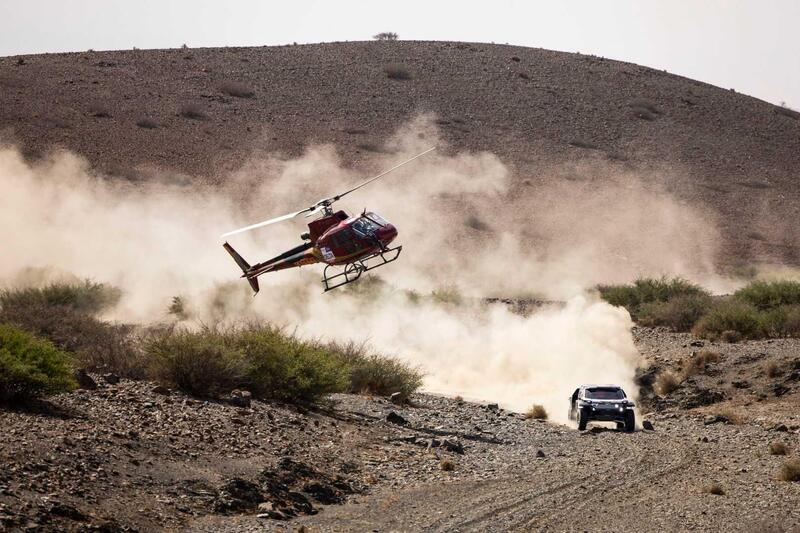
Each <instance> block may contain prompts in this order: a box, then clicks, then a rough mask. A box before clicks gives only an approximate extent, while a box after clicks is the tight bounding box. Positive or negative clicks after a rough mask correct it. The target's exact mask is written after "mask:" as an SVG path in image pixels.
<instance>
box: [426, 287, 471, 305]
mask: <svg viewBox="0 0 800 533" xmlns="http://www.w3.org/2000/svg"><path fill="white" fill-rule="evenodd" d="M430 298H431V300H433V301H434V302H435V303H438V304H446V305H461V304H462V303H464V299H463V298H462V296H461V293H460V292H458V288H457V287H456V286H455V285H446V286H444V287H439V288H438V289H435V290H433V291H431V295H430Z"/></svg>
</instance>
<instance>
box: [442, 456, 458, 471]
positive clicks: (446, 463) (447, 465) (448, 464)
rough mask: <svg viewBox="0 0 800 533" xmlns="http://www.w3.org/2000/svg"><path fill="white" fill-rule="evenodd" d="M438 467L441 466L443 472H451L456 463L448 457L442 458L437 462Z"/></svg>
mask: <svg viewBox="0 0 800 533" xmlns="http://www.w3.org/2000/svg"><path fill="white" fill-rule="evenodd" d="M439 468H441V469H442V470H443V471H444V472H452V471H453V470H455V469H456V464H455V463H454V462H453V461H452V460H450V459H442V461H441V462H440V463H439Z"/></svg>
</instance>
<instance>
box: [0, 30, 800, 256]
mask: <svg viewBox="0 0 800 533" xmlns="http://www.w3.org/2000/svg"><path fill="white" fill-rule="evenodd" d="M420 112H432V113H435V114H436V116H437V117H438V124H439V126H440V127H441V130H442V133H443V137H444V139H445V140H446V142H447V143H448V144H449V147H450V149H451V150H473V151H478V150H488V151H491V152H494V153H496V154H497V155H498V156H499V157H500V158H501V159H502V160H503V161H504V162H505V163H507V164H509V165H511V166H512V168H514V169H515V170H516V172H515V180H517V181H516V183H517V192H520V194H530V195H534V194H536V191H537V187H540V186H542V184H544V183H546V182H547V181H548V180H557V179H564V177H562V176H567V178H568V179H583V178H585V177H586V176H585V175H586V174H590V173H591V172H592V169H593V168H596V167H602V168H609V167H610V168H611V169H612V171H613V170H614V169H618V170H620V171H622V170H634V171H637V170H641V171H644V170H648V171H654V172H648V173H647V176H648V179H652V180H655V181H658V182H660V184H661V185H663V186H664V187H665V188H666V190H667V191H669V192H671V193H672V194H674V195H675V196H677V197H678V198H679V199H681V200H683V201H686V202H689V203H692V204H700V205H706V206H708V208H709V210H710V211H711V212H712V213H715V214H716V215H717V217H718V220H719V226H720V227H721V228H722V230H723V234H724V237H725V240H726V243H725V246H724V248H723V250H724V251H723V257H722V258H721V260H722V262H723V263H726V264H728V265H733V264H740V263H745V262H753V261H762V262H782V263H792V264H796V263H798V262H800V255H799V252H798V250H799V249H798V247H799V246H800V230H798V228H797V225H796V224H795V221H796V220H798V217H800V190H798V185H797V181H796V178H797V171H798V168H800V115H798V114H797V113H796V112H793V111H791V110H787V109H783V108H779V107H776V106H773V105H771V104H768V103H766V102H763V101H760V100H757V99H755V98H752V97H749V96H744V95H741V94H738V93H736V92H734V91H733V90H728V89H722V88H718V87H713V86H710V85H707V84H704V83H700V82H697V81H693V80H689V79H686V78H682V77H679V76H675V75H672V74H668V73H666V72H661V71H657V70H654V69H650V68H646V67H642V66H638V65H633V64H629V63H622V62H618V61H610V60H606V59H603V58H600V57H595V56H587V55H581V54H570V53H561V52H551V51H547V50H540V49H533V48H521V47H514V46H505V45H489V44H469V43H449V42H360V43H333V44H318V45H303V46H283V47H262V48H220V49H196V50H195V49H184V50H152V51H139V50H133V51H119V52H91V51H90V52H83V53H71V54H48V55H38V56H25V57H7V58H0V132H2V139H3V140H4V141H6V142H13V143H17V144H19V145H21V147H22V148H23V150H24V152H25V153H26V154H27V155H28V156H29V157H31V158H36V157H37V156H40V155H41V154H43V153H45V152H46V151H47V150H48V149H49V148H50V147H54V146H60V147H65V148H68V149H71V150H74V151H76V152H78V153H80V154H83V155H84V156H86V157H87V158H88V159H89V160H90V161H91V162H92V163H93V164H95V165H97V166H98V167H99V168H101V169H103V170H104V171H109V172H112V173H116V174H120V175H123V176H128V177H130V176H131V175H132V174H131V173H132V170H131V169H132V168H139V169H142V168H148V167H150V168H152V167H158V168H162V169H171V170H173V171H177V172H180V173H186V174H189V175H192V176H197V177H200V178H215V177H219V176H221V175H224V171H225V170H227V169H231V168H235V167H237V166H238V165H239V164H240V162H241V161H242V159H243V158H246V157H248V156H249V155H251V154H252V153H253V152H254V151H262V152H271V153H272V152H277V153H282V154H286V155H288V156H290V155H296V154H298V153H301V152H302V151H303V149H304V148H305V147H306V146H307V145H308V144H309V143H327V142H331V143H335V145H336V146H337V148H338V149H339V150H340V151H342V153H343V155H344V157H345V159H346V160H347V161H348V162H349V163H351V164H354V165H355V166H358V162H359V161H360V160H362V159H363V158H365V157H367V156H368V155H369V153H370V152H374V151H379V150H381V149H382V148H381V146H382V143H383V141H384V140H385V139H386V137H387V136H388V135H390V134H391V133H392V132H394V131H395V129H396V127H397V126H398V124H400V123H402V122H403V121H404V120H406V119H408V118H410V117H412V116H414V115H416V114H418V113H420ZM577 162H586V163H588V164H587V165H580V166H579V167H578V169H577V170H572V171H570V172H571V173H570V172H567V173H564V172H561V173H552V172H551V170H552V169H553V168H570V169H571V168H572V167H573V166H574V165H575V164H576V163H577ZM555 176H558V177H555Z"/></svg>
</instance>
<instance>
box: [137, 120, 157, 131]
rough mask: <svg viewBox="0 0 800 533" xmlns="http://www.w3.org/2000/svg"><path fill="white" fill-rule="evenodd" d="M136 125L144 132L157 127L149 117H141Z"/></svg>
mask: <svg viewBox="0 0 800 533" xmlns="http://www.w3.org/2000/svg"><path fill="white" fill-rule="evenodd" d="M136 125H137V126H139V127H140V128H144V129H146V130H153V129H156V128H157V127H158V122H156V121H155V120H153V119H152V118H150V117H142V118H140V119H139V120H137V121H136Z"/></svg>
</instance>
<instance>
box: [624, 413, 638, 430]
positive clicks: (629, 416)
mask: <svg viewBox="0 0 800 533" xmlns="http://www.w3.org/2000/svg"><path fill="white" fill-rule="evenodd" d="M635 429H636V415H635V414H633V411H628V412H627V413H625V431H626V432H628V433H633V431H634V430H635Z"/></svg>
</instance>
